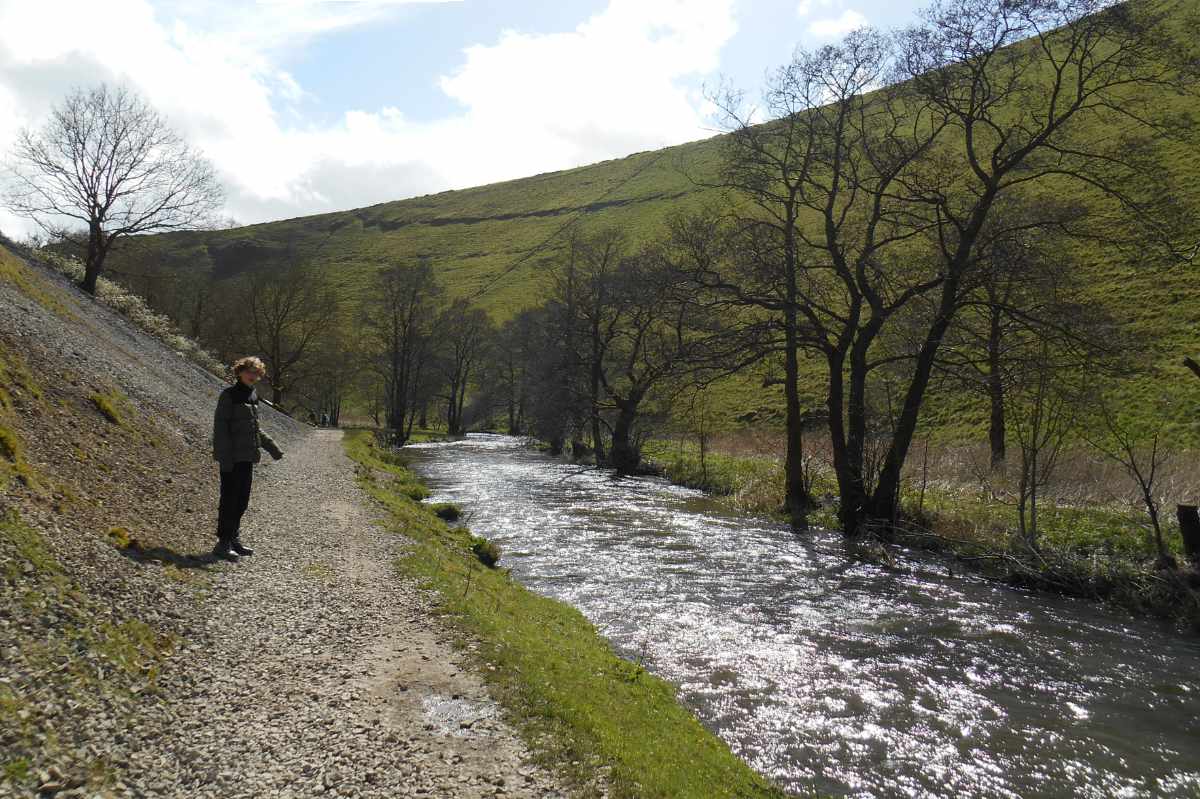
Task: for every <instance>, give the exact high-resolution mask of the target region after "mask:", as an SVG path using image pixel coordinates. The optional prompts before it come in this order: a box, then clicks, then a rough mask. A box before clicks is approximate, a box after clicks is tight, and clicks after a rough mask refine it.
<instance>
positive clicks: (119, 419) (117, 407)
mask: <svg viewBox="0 0 1200 799" xmlns="http://www.w3.org/2000/svg"><path fill="white" fill-rule="evenodd" d="M89 399H91V401H92V404H93V405H95V406H96V410H98V411H100V415H101V416H103V417H104V418H105V419H107V420H108V421H110V422H112V423H113V424H115V425H117V426H119V427H125V416H124V414H122V413H121V405H122V404H123V403H124V399H125V398H124V397H122V396H121V394H120V393H119V392H117V391H116V390H115V389H114V390H112V391H108V392H105V393H103V394H100V393H97V394H93V395H92V396H91V397H89Z"/></svg>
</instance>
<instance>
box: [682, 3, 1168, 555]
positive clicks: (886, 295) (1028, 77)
mask: <svg viewBox="0 0 1200 799" xmlns="http://www.w3.org/2000/svg"><path fill="white" fill-rule="evenodd" d="M1161 21H1162V19H1161V14H1160V13H1159V12H1156V11H1154V10H1152V9H1149V8H1148V7H1142V6H1137V7H1134V6H1128V5H1126V6H1117V7H1106V6H1105V4H1103V3H1100V2H1098V0H1066V2H1062V3H1055V4H1049V5H1048V4H1045V3H1041V2H1038V1H1037V0H1017V1H1016V2H1012V3H1004V4H990V3H977V2H974V1H973V0H947V1H946V2H939V3H936V4H934V5H933V6H932V7H931V8H930V9H929V10H928V11H927V12H926V14H925V18H924V22H923V23H922V24H920V25H917V26H914V27H912V28H910V29H908V30H905V31H902V32H900V33H899V34H898V35H896V36H893V37H886V36H883V35H881V34H877V33H874V32H872V31H869V30H861V31H856V32H854V33H852V34H850V35H849V36H847V37H846V39H844V40H843V42H842V43H841V44H839V45H836V46H829V47H824V48H821V49H820V50H818V51H816V52H812V53H806V52H800V53H798V54H797V56H796V58H795V59H794V60H793V61H792V63H790V64H789V65H787V66H786V67H784V68H782V69H781V70H779V71H778V72H777V73H775V74H774V75H773V76H772V77H771V79H770V80H769V81H768V85H767V90H766V94H765V101H766V102H765V106H766V109H767V111H768V113H769V114H770V116H771V117H772V120H771V121H770V122H768V123H766V124H762V125H759V124H755V123H756V120H755V119H753V117H752V116H751V113H750V112H749V111H748V110H746V109H745V108H744V105H743V103H742V102H741V98H740V96H738V95H727V96H726V97H725V98H723V102H722V106H723V108H724V109H725V111H726V114H727V117H728V119H729V127H730V131H731V135H730V136H729V138H728V141H729V142H730V144H729V147H728V149H727V153H726V164H727V166H726V171H725V175H726V179H725V185H726V186H727V187H728V188H729V189H730V190H731V192H732V193H733V194H734V195H735V196H740V197H741V198H742V201H743V202H744V203H746V204H748V205H750V206H751V207H756V208H757V209H758V212H757V214H756V215H754V216H751V217H750V219H748V220H746V221H743V222H741V224H735V226H734V229H735V232H736V233H737V234H739V235H740V234H742V232H743V231H745V230H747V229H750V230H753V229H755V227H757V229H759V230H762V231H764V232H769V235H762V236H758V237H757V239H756V240H757V241H761V242H762V245H761V246H760V247H758V248H757V250H752V251H754V252H766V253H770V254H772V256H771V257H770V258H763V259H760V262H761V263H762V265H763V268H762V269H760V270H757V271H753V270H751V271H748V272H747V271H745V270H743V271H742V272H740V273H738V272H731V271H729V268H730V267H731V263H730V260H731V259H726V264H727V269H726V270H725V271H722V270H718V271H716V272H715V274H716V275H717V276H718V277H710V278H709V280H708V281H707V284H706V283H703V282H701V286H702V287H703V288H705V289H706V290H709V291H713V292H725V293H728V294H731V295H733V296H735V297H737V296H746V295H748V294H749V292H750V291H752V290H757V289H758V288H759V287H760V286H765V287H766V288H767V289H768V291H769V293H770V296H771V297H772V298H773V301H774V303H775V306H776V307H775V308H773V309H771V310H772V312H773V313H774V314H776V315H777V316H778V317H779V318H781V319H782V320H783V335H784V339H785V343H784V347H785V352H784V355H785V357H786V359H787V361H788V363H789V371H791V367H790V364H791V363H792V362H794V361H798V360H799V353H800V352H801V351H809V352H813V353H815V354H817V355H819V356H820V357H821V358H822V359H823V361H824V372H825V375H826V378H827V380H828V391H827V395H826V404H827V409H828V424H829V434H830V439H831V443H832V450H833V466H834V471H835V474H836V477H837V482H838V489H839V495H840V503H839V515H840V522H841V525H842V528H843V529H844V531H845V532H846V533H847V534H848V535H858V534H861V533H864V532H866V531H868V530H872V529H879V528H880V526H881V525H882V526H883V528H884V529H886V528H887V526H888V525H890V524H891V523H892V522H893V521H894V520H895V519H896V516H897V511H898V505H899V492H900V484H901V478H902V470H903V467H904V464H905V460H906V458H907V455H908V450H909V447H910V445H911V443H912V440H913V435H914V432H915V430H916V427H917V423H918V420H919V417H920V412H921V408H922V406H923V404H924V401H925V398H926V395H927V393H928V390H929V388H930V383H931V378H932V376H933V373H934V368H935V366H936V364H937V361H938V357H939V354H940V351H941V348H942V345H943V343H944V342H945V341H946V339H947V334H948V332H949V331H950V330H951V327H952V325H953V324H954V323H955V322H956V319H957V316H958V314H959V312H960V311H961V309H962V308H963V306H964V304H966V303H967V301H968V300H969V298H970V296H971V290H972V288H973V286H974V285H975V283H976V277H977V275H978V273H979V271H980V269H981V264H982V263H983V260H982V259H981V257H980V255H981V248H982V247H983V245H984V244H985V243H986V241H987V238H988V232H989V231H991V235H992V236H993V237H995V236H1004V235H1007V234H1008V233H1012V232H1015V231H1017V230H1018V229H1021V228H1025V229H1029V228H1037V227H1039V226H1041V225H1044V224H1046V223H1045V222H1043V221H1039V220H1032V221H1031V220H1025V221H1021V220H1020V219H1019V218H1018V220H1017V221H1006V220H1005V219H1004V217H1003V216H1002V215H1001V214H999V213H997V211H998V209H1000V208H1001V207H1002V203H1003V201H1004V200H1006V199H1007V198H1013V200H1014V201H1015V202H1018V203H1019V202H1029V201H1030V198H1033V197H1035V196H1036V197H1037V198H1038V200H1039V202H1043V203H1048V202H1050V200H1049V199H1048V198H1049V197H1052V196H1055V195H1057V196H1060V197H1061V196H1066V195H1065V193H1066V192H1067V191H1070V190H1075V193H1077V194H1082V193H1083V192H1086V193H1087V196H1088V201H1089V203H1090V204H1092V205H1094V206H1096V207H1099V208H1102V209H1105V210H1107V211H1109V212H1113V211H1116V210H1119V211H1121V212H1122V213H1123V214H1124V215H1125V216H1126V217H1128V218H1129V219H1130V220H1133V221H1135V222H1136V221H1138V220H1143V219H1147V218H1149V217H1151V216H1152V214H1153V210H1154V204H1155V201H1156V200H1163V199H1166V197H1165V195H1166V192H1165V191H1164V190H1162V188H1161V187H1167V186H1169V181H1168V180H1166V178H1165V176H1164V175H1163V174H1162V164H1161V162H1160V161H1158V160H1156V158H1155V157H1154V156H1155V152H1154V144H1155V140H1156V138H1158V137H1161V136H1163V135H1166V134H1167V133H1169V132H1170V123H1171V120H1169V119H1167V118H1166V117H1165V115H1164V114H1163V113H1161V111H1160V109H1158V108H1156V107H1154V106H1153V105H1152V103H1151V102H1149V101H1147V100H1146V99H1145V98H1146V97H1149V96H1150V94H1149V93H1142V92H1141V90H1142V89H1149V88H1151V87H1154V88H1159V87H1162V86H1164V85H1177V86H1181V87H1182V86H1184V85H1185V84H1188V83H1189V82H1190V80H1191V76H1190V75H1187V74H1185V73H1184V72H1183V71H1180V70H1179V69H1178V68H1177V67H1176V66H1173V64H1176V63H1178V62H1177V61H1176V60H1174V59H1173V56H1174V55H1175V51H1174V50H1173V49H1172V48H1173V46H1174V41H1173V39H1172V37H1171V34H1170V32H1169V31H1168V30H1166V29H1165V28H1164V27H1163V26H1162V24H1161ZM1023 39H1028V41H1027V42H1025V43H1024V44H1021V45H1019V46H1018V45H1017V42H1019V41H1021V40H1023ZM881 84H885V85H883V86H882V88H880V86H881ZM1110 125H1119V126H1120V127H1121V129H1122V130H1123V131H1124V135H1123V136H1122V137H1121V138H1120V139H1119V140H1112V139H1109V138H1106V137H1102V136H1099V135H1097V131H1099V130H1104V129H1106V128H1107V126H1110ZM1150 175H1154V176H1155V179H1153V180H1151V179H1148V176H1150ZM1159 177H1161V178H1162V179H1161V180H1157V178H1159ZM1151 186H1157V187H1159V192H1158V195H1157V196H1154V195H1152V194H1150V193H1149V191H1139V190H1140V189H1147V190H1148V189H1150V187H1151ZM729 216H730V217H731V218H733V219H735V220H736V219H740V217H741V212H740V211H735V212H731V213H730V214H729ZM1052 216H1053V215H1052ZM744 249H746V248H744V247H743V250H744ZM735 257H740V256H736V255H735ZM772 267H773V268H772ZM707 274H708V275H710V276H711V275H713V274H714V273H713V271H712V270H709V272H708V273H707ZM726 274H736V275H737V277H736V278H735V279H731V280H728V281H726V280H724V279H719V276H722V275H726ZM793 318H794V319H795V322H794V323H793V322H792V321H791V320H792V319H793ZM905 342H909V344H910V345H909V346H907V347H905V346H902V345H903V344H904V343H905ZM885 367H886V368H887V370H888V373H889V374H891V375H892V376H893V377H894V376H895V375H896V374H897V369H902V370H903V372H902V374H903V381H902V383H901V385H900V386H899V389H900V390H899V395H898V396H899V401H898V403H897V405H896V412H895V416H894V423H893V425H892V430H891V436H890V442H889V444H888V446H887V448H886V452H885V454H884V455H883V458H882V465H881V467H880V468H879V470H878V473H877V474H876V475H874V479H873V480H871V481H868V479H867V478H868V470H867V469H866V466H867V462H866V457H867V454H868V452H867V446H868V438H869V436H868V426H869V424H870V418H869V416H870V415H869V413H868V396H869V392H870V386H871V384H872V383H873V382H875V381H877V380H879V379H880V376H881V375H882V374H883V371H882V370H884V368H885ZM794 416H795V414H794V413H792V412H791V409H789V413H788V419H789V422H788V429H789V431H793V432H790V433H789V436H791V435H793V434H794V430H795V428H796V424H795V422H794V421H791V420H792V419H793V417H794Z"/></svg>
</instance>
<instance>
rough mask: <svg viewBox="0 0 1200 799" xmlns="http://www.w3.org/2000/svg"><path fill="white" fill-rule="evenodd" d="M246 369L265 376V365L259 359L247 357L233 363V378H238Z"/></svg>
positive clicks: (251, 356)
mask: <svg viewBox="0 0 1200 799" xmlns="http://www.w3.org/2000/svg"><path fill="white" fill-rule="evenodd" d="M247 369H253V370H254V371H256V372H258V373H259V374H260V375H263V376H264V377H265V376H266V374H267V365H266V364H265V363H263V362H262V359H261V358H257V357H255V356H253V355H247V356H246V357H245V358H238V359H237V360H236V361H234V362H233V376H234V377H238V376H239V375H241V373H242V372H244V371H246V370H247Z"/></svg>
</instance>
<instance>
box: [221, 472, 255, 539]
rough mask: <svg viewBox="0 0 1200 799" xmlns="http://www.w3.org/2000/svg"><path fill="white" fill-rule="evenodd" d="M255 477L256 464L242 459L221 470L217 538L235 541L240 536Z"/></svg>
mask: <svg viewBox="0 0 1200 799" xmlns="http://www.w3.org/2000/svg"><path fill="white" fill-rule="evenodd" d="M253 479H254V464H253V463H250V461H242V462H240V463H235V464H233V469H232V470H231V471H228V472H221V504H220V506H219V507H218V508H217V538H218V539H219V540H221V541H233V540H234V539H235V538H237V537H238V529H239V528H240V527H241V524H242V514H243V513H245V512H246V506H247V505H249V504H250V483H251V482H252V481H253Z"/></svg>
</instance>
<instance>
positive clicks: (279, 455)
mask: <svg viewBox="0 0 1200 799" xmlns="http://www.w3.org/2000/svg"><path fill="white" fill-rule="evenodd" d="M271 457H272V458H274V459H275V460H280V459H282V458H283V452H282V451H280V450H275V451H274V452H272V453H271Z"/></svg>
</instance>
